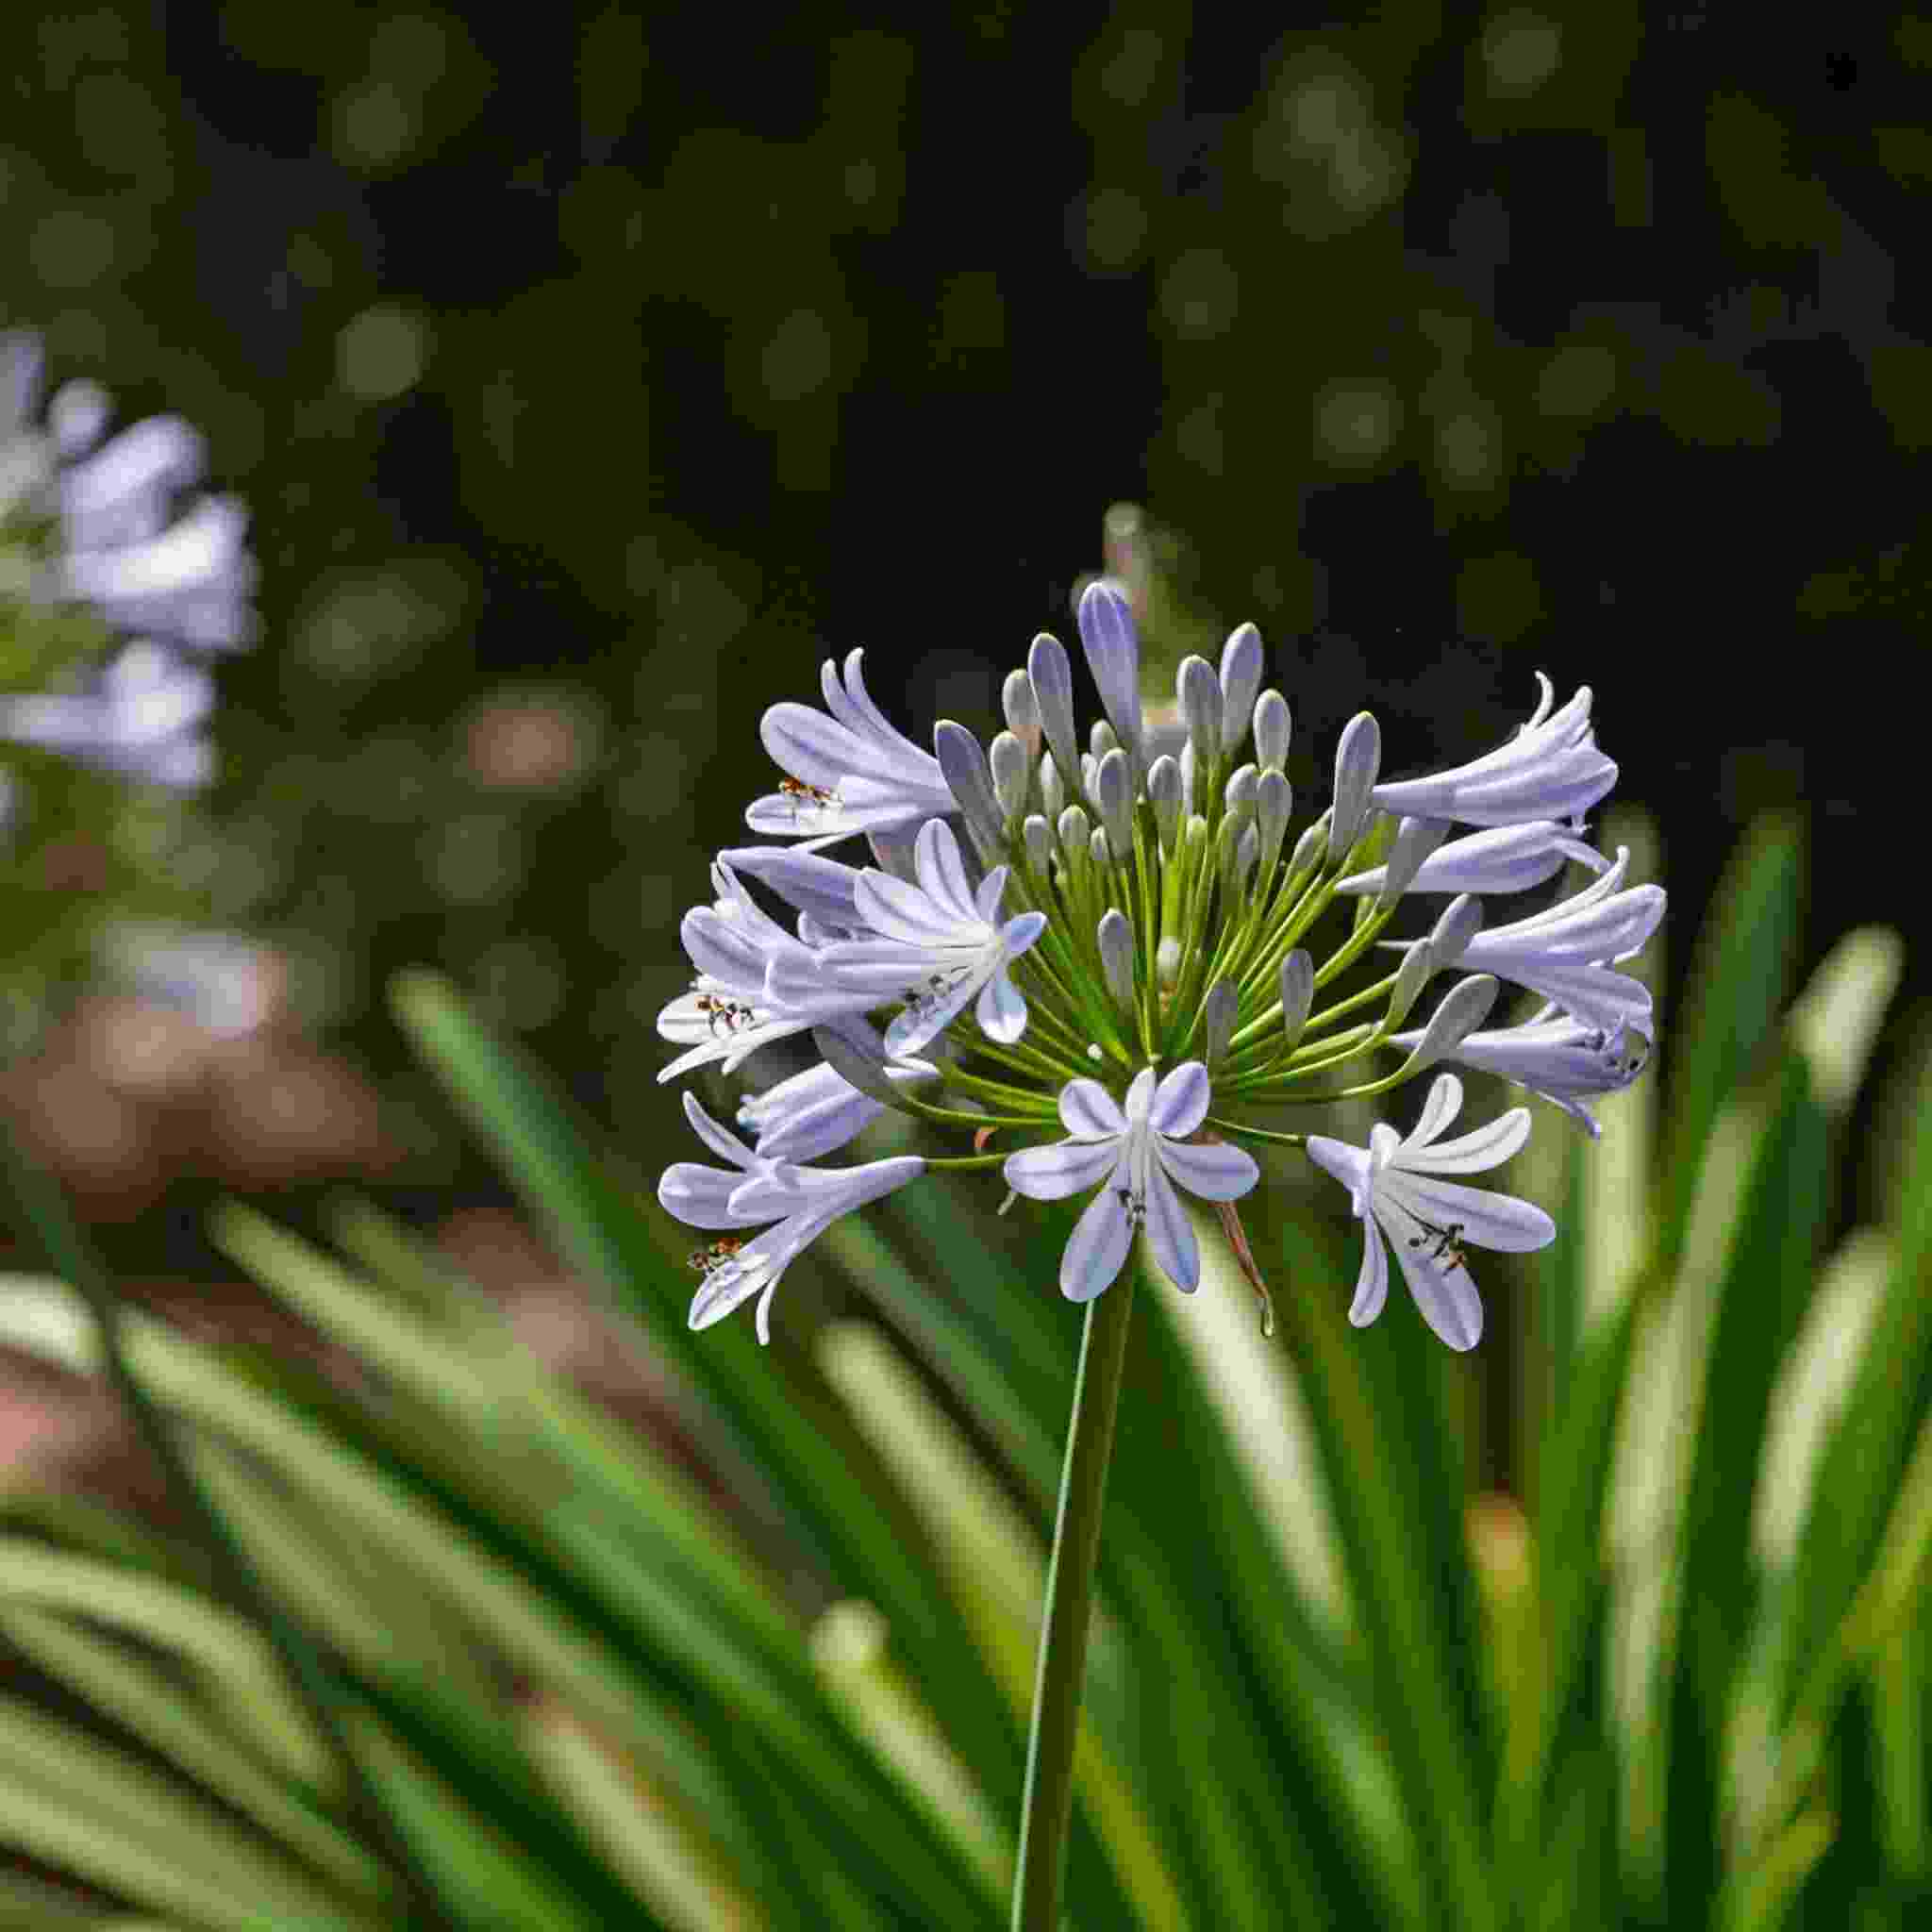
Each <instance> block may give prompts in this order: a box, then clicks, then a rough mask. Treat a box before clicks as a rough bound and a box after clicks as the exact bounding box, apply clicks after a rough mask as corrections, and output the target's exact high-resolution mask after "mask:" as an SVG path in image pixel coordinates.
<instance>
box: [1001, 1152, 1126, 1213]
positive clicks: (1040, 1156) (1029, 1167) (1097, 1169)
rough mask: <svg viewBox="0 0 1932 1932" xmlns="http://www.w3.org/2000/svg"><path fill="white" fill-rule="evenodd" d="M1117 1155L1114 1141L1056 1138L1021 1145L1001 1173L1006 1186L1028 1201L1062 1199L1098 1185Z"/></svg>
mask: <svg viewBox="0 0 1932 1932" xmlns="http://www.w3.org/2000/svg"><path fill="white" fill-rule="evenodd" d="M1119 1158H1120V1143H1119V1141H1117V1140H1108V1141H1055V1142H1054V1143H1053V1145H1052V1146H1051V1147H1023V1148H1022V1149H1021V1150H1020V1151H1019V1152H1018V1153H1017V1154H1009V1155H1008V1157H1007V1162H1006V1165H1005V1166H1004V1167H1003V1168H1002V1169H1001V1170H1000V1172H1001V1173H1002V1174H1005V1175H1006V1179H1007V1185H1008V1187H1009V1188H1011V1189H1012V1191H1014V1192H1015V1193H1016V1194H1024V1195H1025V1196H1026V1198H1027V1199H1028V1200H1029V1201H1063V1200H1065V1199H1066V1197H1067V1196H1068V1195H1069V1194H1084V1193H1085V1192H1086V1191H1087V1190H1088V1189H1089V1188H1091V1187H1095V1186H1097V1185H1098V1184H1099V1183H1100V1182H1101V1181H1102V1180H1104V1179H1105V1178H1106V1176H1107V1175H1108V1173H1109V1172H1110V1171H1111V1170H1112V1168H1113V1165H1114V1163H1115V1162H1116V1161H1117V1160H1118V1159H1119Z"/></svg>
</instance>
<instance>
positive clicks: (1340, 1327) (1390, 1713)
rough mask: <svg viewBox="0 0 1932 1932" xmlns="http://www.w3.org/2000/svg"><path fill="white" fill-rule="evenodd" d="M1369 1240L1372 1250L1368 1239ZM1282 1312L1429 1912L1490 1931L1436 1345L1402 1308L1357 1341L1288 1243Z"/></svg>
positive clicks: (1321, 1276) (1458, 1528) (1487, 1770)
mask: <svg viewBox="0 0 1932 1932" xmlns="http://www.w3.org/2000/svg"><path fill="white" fill-rule="evenodd" d="M1369 1238H1370V1239H1379V1238H1380V1237H1379V1235H1378V1234H1377V1233H1375V1232H1374V1230H1371V1232H1370V1235H1369ZM1286 1272H1287V1274H1288V1275H1289V1277H1290V1278H1291V1279H1292V1280H1293V1281H1295V1282H1297V1283H1300V1284H1306V1285H1307V1286H1306V1287H1305V1288H1304V1289H1301V1290H1298V1291H1297V1292H1296V1293H1295V1294H1294V1295H1293V1296H1291V1298H1290V1299H1289V1301H1288V1303H1287V1306H1286V1307H1285V1309H1284V1315H1285V1318H1286V1319H1285V1324H1284V1325H1285V1327H1286V1330H1287V1334H1288V1336H1289V1338H1290V1339H1291V1344H1292V1346H1293V1348H1294V1351H1295V1355H1296V1359H1297V1361H1298V1363H1299V1365H1300V1367H1301V1371H1302V1374H1303V1375H1304V1377H1305V1380H1306V1385H1307V1391H1308V1401H1309V1413H1310V1415H1311V1416H1312V1417H1313V1419H1314V1423H1315V1429H1316V1435H1317V1438H1318V1440H1319V1441H1320V1444H1321V1449H1322V1458H1323V1464H1324V1472H1325V1474H1326V1476H1327V1485H1328V1491H1329V1494H1330V1496H1331V1498H1332V1499H1333V1503H1334V1511H1335V1520H1336V1525H1337V1528H1338V1530H1339V1532H1340V1535H1341V1544H1342V1547H1343V1550H1344V1551H1345V1553H1346V1556H1347V1570H1348V1585H1349V1594H1350V1598H1351V1601H1352V1602H1353V1603H1354V1604H1355V1605H1356V1607H1357V1613H1358V1617H1359V1623H1360V1629H1361V1635H1362V1638H1363V1641H1364V1643H1365V1645H1366V1648H1367V1655H1368V1657H1369V1661H1370V1668H1371V1674H1372V1681H1373V1684H1374V1709H1375V1713H1376V1720H1377V1724H1378V1726H1379V1728H1380V1731H1381V1734H1382V1737H1383V1738H1384V1740H1386V1742H1387V1745H1388V1748H1389V1751H1390V1755H1391V1759H1392V1761H1393V1764H1394V1767H1395V1773H1396V1777H1397V1779H1398V1782H1399V1784H1400V1786H1401V1790H1402V1795H1403V1801H1404V1807H1405V1810H1406V1811H1407V1815H1408V1817H1409V1819H1410V1821H1411V1823H1412V1824H1413V1826H1414V1829H1415V1830H1416V1832H1417V1835H1418V1838H1419V1840H1420V1847H1421V1851H1422V1855H1423V1858H1424V1871H1425V1874H1426V1876H1425V1884H1426V1890H1427V1896H1428V1898H1429V1899H1430V1905H1429V1907H1428V1909H1429V1910H1430V1911H1431V1912H1432V1913H1433V1914H1435V1915H1436V1916H1437V1917H1438V1918H1439V1919H1442V1920H1448V1921H1452V1922H1454V1923H1456V1924H1461V1925H1467V1926H1471V1927H1477V1928H1480V1927H1482V1926H1486V1925H1489V1924H1493V1923H1494V1922H1495V1913H1496V1899H1495V1895H1494V1892H1493V1890H1492V1889H1491V1884H1490V1881H1489V1879H1488V1876H1487V1874H1486V1873H1485V1870H1484V1854H1483V1847H1484V1841H1485V1838H1486V1833H1487V1825H1488V1820H1487V1816H1486V1813H1487V1810H1488V1806H1489V1802H1490V1796H1491V1793H1492V1792H1493V1791H1494V1790H1495V1769H1496V1767H1495V1752H1494V1746H1493V1740H1491V1738H1489V1737H1488V1736H1487V1735H1486V1725H1487V1716H1486V1713H1485V1712H1484V1710H1483V1707H1482V1689H1481V1683H1480V1672H1479V1667H1478V1662H1477V1654H1476V1643H1477V1641H1478V1640H1477V1635H1476V1619H1475V1613H1474V1605H1473V1603H1472V1601H1471V1599H1472V1597H1473V1593H1474V1586H1473V1583H1472V1580H1471V1577H1470V1573H1469V1565H1468V1561H1467V1559H1466V1557H1465V1554H1464V1546H1463V1491H1462V1481H1461V1458H1460V1457H1459V1455H1458V1454H1457V1452H1456V1451H1455V1450H1454V1449H1453V1448H1452V1445H1451V1442H1450V1438H1449V1432H1448V1429H1447V1428H1446V1426H1445V1424H1444V1420H1443V1416H1442V1411H1441V1391H1440V1387H1439V1385H1438V1384H1437V1382H1436V1381H1435V1379H1434V1377H1433V1375H1432V1374H1431V1373H1430V1371H1431V1369H1432V1367H1433V1364H1432V1362H1431V1361H1430V1358H1429V1357H1428V1356H1427V1355H1426V1354H1425V1353H1424V1351H1425V1350H1426V1349H1428V1348H1436V1347H1439V1346H1440V1344H1438V1343H1436V1341H1435V1339H1434V1338H1433V1337H1432V1336H1430V1335H1428V1334H1427V1333H1426V1332H1425V1330H1424V1327H1423V1324H1422V1323H1421V1320H1420V1319H1419V1318H1418V1317H1416V1316H1415V1315H1414V1311H1413V1310H1412V1309H1411V1308H1409V1307H1407V1304H1406V1303H1402V1304H1399V1305H1397V1306H1393V1307H1391V1308H1390V1309H1389V1311H1388V1312H1387V1314H1386V1315H1385V1316H1384V1318H1383V1320H1382V1322H1381V1323H1380V1324H1377V1326H1376V1327H1375V1328H1374V1329H1373V1330H1371V1331H1369V1332H1368V1333H1366V1334H1363V1333H1360V1332H1358V1331H1356V1330H1354V1329H1351V1328H1350V1327H1349V1326H1348V1325H1347V1324H1346V1323H1345V1322H1344V1320H1343V1318H1342V1314H1341V1296H1340V1292H1339V1291H1336V1292H1332V1293H1324V1291H1323V1289H1322V1286H1321V1284H1323V1283H1324V1281H1326V1280H1328V1279H1330V1278H1331V1277H1332V1276H1333V1272H1334V1271H1333V1269H1332V1266H1330V1265H1328V1264H1327V1262H1326V1260H1325V1258H1324V1256H1323V1254H1322V1251H1321V1250H1320V1249H1319V1248H1318V1247H1314V1246H1312V1245H1311V1244H1310V1243H1309V1242H1308V1241H1307V1238H1306V1237H1305V1236H1303V1235H1302V1234H1301V1233H1300V1231H1299V1230H1292V1229H1291V1230H1290V1233H1289V1252H1288V1256H1287V1268H1286Z"/></svg>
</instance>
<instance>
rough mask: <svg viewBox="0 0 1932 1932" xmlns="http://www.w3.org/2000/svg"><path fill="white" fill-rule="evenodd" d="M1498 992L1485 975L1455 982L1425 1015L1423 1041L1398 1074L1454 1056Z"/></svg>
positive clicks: (1489, 1009)
mask: <svg viewBox="0 0 1932 1932" xmlns="http://www.w3.org/2000/svg"><path fill="white" fill-rule="evenodd" d="M1499 991H1501V988H1500V987H1499V986H1498V984H1497V982H1496V981H1495V980H1494V979H1493V978H1491V975H1490V974H1487V973H1475V974H1471V975H1470V976H1469V978H1467V979H1458V980H1457V982H1456V984H1455V985H1454V986H1452V987H1451V988H1450V989H1449V991H1447V992H1445V993H1444V994H1443V995H1442V1001H1441V1005H1440V1006H1439V1007H1437V1008H1436V1010H1435V1011H1434V1012H1433V1013H1431V1014H1430V1015H1429V1024H1427V1025H1426V1026H1424V1028H1423V1037H1422V1038H1421V1039H1420V1040H1419V1041H1416V1044H1415V1050H1414V1051H1413V1052H1412V1053H1411V1054H1410V1055H1409V1057H1408V1058H1407V1059H1406V1060H1405V1061H1403V1063H1402V1068H1401V1071H1402V1073H1403V1074H1405V1075H1407V1074H1416V1073H1420V1072H1421V1071H1422V1070H1423V1069H1424V1067H1431V1066H1434V1065H1435V1063H1436V1062H1437V1061H1438V1060H1440V1059H1444V1058H1447V1057H1448V1056H1449V1055H1450V1054H1452V1053H1454V1052H1455V1051H1456V1049H1457V1047H1458V1046H1460V1045H1461V1044H1462V1042H1463V1041H1465V1040H1467V1039H1468V1038H1469V1036H1470V1035H1471V1034H1472V1033H1474V1031H1475V1030H1476V1028H1477V1027H1478V1026H1480V1025H1481V1024H1483V1022H1484V1021H1485V1020H1487V1019H1488V1018H1489V1017H1490V1011H1491V1008H1493V1007H1494V1006H1495V1004H1496V995H1497V993H1498V992H1499Z"/></svg>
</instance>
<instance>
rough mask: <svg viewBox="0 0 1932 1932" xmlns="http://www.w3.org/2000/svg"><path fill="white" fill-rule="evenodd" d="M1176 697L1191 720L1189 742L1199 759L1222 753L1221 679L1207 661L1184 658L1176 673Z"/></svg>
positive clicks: (1182, 711) (1184, 714) (1217, 755)
mask: <svg viewBox="0 0 1932 1932" xmlns="http://www.w3.org/2000/svg"><path fill="white" fill-rule="evenodd" d="M1174 698H1175V700H1176V702H1177V703H1178V704H1179V706H1180V708H1181V716H1182V717H1183V718H1184V719H1185V720H1186V721H1187V726H1188V742H1189V743H1190V744H1191V746H1192V747H1193V750H1194V757H1195V758H1196V760H1203V759H1208V758H1218V757H1219V756H1220V754H1221V680H1220V679H1219V678H1218V677H1216V676H1215V675H1214V667H1213V665H1211V664H1210V663H1208V660H1207V658H1182V659H1181V664H1180V669H1179V670H1178V671H1177V672H1175V674H1174Z"/></svg>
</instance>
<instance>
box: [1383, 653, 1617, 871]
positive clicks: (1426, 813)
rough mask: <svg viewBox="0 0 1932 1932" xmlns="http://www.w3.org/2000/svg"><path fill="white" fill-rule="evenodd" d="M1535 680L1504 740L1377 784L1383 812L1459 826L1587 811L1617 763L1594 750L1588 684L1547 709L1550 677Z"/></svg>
mask: <svg viewBox="0 0 1932 1932" xmlns="http://www.w3.org/2000/svg"><path fill="white" fill-rule="evenodd" d="M1537 681H1538V683H1539V685H1540V686H1541V691H1542V702H1541V704H1540V705H1539V706H1538V708H1537V710H1536V712H1535V713H1534V715H1533V716H1532V717H1531V719H1530V721H1529V723H1528V724H1525V725H1524V727H1523V728H1522V729H1521V730H1520V731H1518V732H1517V734H1516V735H1515V736H1514V737H1513V738H1511V739H1510V740H1509V741H1507V743H1505V744H1502V745H1499V746H1498V747H1497V748H1496V749H1495V750H1494V751H1492V752H1490V753H1487V754H1486V755H1485V756H1484V757H1482V758H1475V759H1473V760H1472V761H1471V762H1470V763H1468V764H1466V765H1458V766H1457V767H1456V768H1455V769H1454V770H1453V771H1448V772H1439V773H1437V774H1435V775H1434V776H1433V777H1428V778H1405V779H1400V780H1397V781H1396V782H1394V783H1392V784H1388V785H1377V786H1376V787H1375V789H1374V803H1375V804H1376V805H1378V806H1380V807H1381V808H1382V809H1383V810H1384V811H1390V812H1398V813H1406V814H1409V815H1412V816H1415V817H1418V818H1432V819H1447V820H1450V821H1453V822H1454V823H1456V824H1465V825H1491V826H1497V825H1513V824H1522V823H1524V821H1528V820H1550V819H1574V818H1576V817H1579V816H1580V815H1581V814H1582V813H1584V812H1587V811H1588V810H1589V809H1590V808H1591V807H1592V806H1593V805H1595V804H1597V803H1598V802H1599V801H1600V800H1601V799H1602V798H1603V797H1604V796H1605V794H1606V793H1607V791H1609V790H1610V788H1611V787H1612V786H1613V785H1615V784H1616V782H1617V768H1616V766H1615V765H1614V764H1613V763H1612V762H1611V761H1610V760H1609V759H1608V758H1606V757H1605V756H1604V754H1603V753H1602V752H1601V751H1599V750H1598V749H1597V745H1596V739H1595V736H1594V734H1593V733H1592V731H1591V723H1590V707H1591V692H1590V687H1589V686H1588V685H1585V686H1583V687H1582V688H1581V689H1580V690H1579V691H1577V693H1576V695H1575V696H1574V698H1572V699H1571V700H1570V702H1569V703H1568V704H1567V705H1565V706H1564V707H1563V708H1562V709H1561V710H1557V711H1552V710H1551V708H1550V707H1551V704H1552V702H1553V701H1554V697H1555V693H1554V691H1552V690H1551V687H1550V682H1549V679H1548V678H1546V677H1544V676H1543V675H1542V674H1541V672H1539V673H1538V674H1537ZM1456 890H1467V889H1466V888H1457V889H1456Z"/></svg>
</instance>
